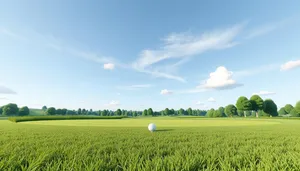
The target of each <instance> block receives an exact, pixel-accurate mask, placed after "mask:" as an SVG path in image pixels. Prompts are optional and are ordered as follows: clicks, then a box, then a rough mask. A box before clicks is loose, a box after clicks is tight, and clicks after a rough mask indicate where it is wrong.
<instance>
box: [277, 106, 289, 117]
mask: <svg viewBox="0 0 300 171" xmlns="http://www.w3.org/2000/svg"><path fill="white" fill-rule="evenodd" d="M278 114H279V115H280V116H282V115H286V114H287V112H286V111H285V108H284V107H282V108H280V109H279V111H278Z"/></svg>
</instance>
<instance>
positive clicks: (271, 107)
mask: <svg viewBox="0 0 300 171" xmlns="http://www.w3.org/2000/svg"><path fill="white" fill-rule="evenodd" d="M263 111H264V112H265V113H266V114H268V115H271V116H278V112H277V105H276V104H275V103H274V101H273V100H271V99H267V100H265V101H264V105H263Z"/></svg>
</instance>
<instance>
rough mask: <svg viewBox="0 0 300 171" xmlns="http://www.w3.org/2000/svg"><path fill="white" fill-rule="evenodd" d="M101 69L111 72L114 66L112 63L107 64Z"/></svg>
mask: <svg viewBox="0 0 300 171" xmlns="http://www.w3.org/2000/svg"><path fill="white" fill-rule="evenodd" d="M103 68H104V69H107V70H113V69H114V68H115V64H113V63H107V64H104V65H103Z"/></svg>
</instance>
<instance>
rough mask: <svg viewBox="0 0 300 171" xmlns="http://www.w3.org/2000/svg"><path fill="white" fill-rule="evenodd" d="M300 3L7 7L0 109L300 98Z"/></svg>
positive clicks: (0, 36)
mask: <svg viewBox="0 0 300 171" xmlns="http://www.w3.org/2000/svg"><path fill="white" fill-rule="evenodd" d="M299 6H300V2H299V1H289V2H283V1H271V0H270V1H268V0H266V1H258V0H255V1H247V2H246V1H243V2H241V1H233V0H230V1H226V2H225V1H223V2H221V1H176V0H175V1H174V0H172V1H171V0H166V1H159V0H152V1H137V0H126V1H120V0H119V1H116V0H110V1H70V0H65V1H59V0H52V1H48V0H45V1H33V0H32V1H26V2H25V1H14V0H12V1H1V6H0V16H1V17H0V65H1V67H0V68H1V70H0V71H1V72H0V78H1V79H0V105H4V104H7V103H10V102H13V103H17V104H18V105H19V106H24V105H27V106H29V107H31V108H41V107H42V106H43V105H47V106H48V107H49V106H54V107H57V108H63V107H65V108H70V109H77V108H79V107H81V108H88V109H89V108H92V109H94V110H98V109H113V110H114V109H116V108H123V109H133V110H141V109H144V108H149V107H152V108H153V109H154V110H161V109H164V108H166V107H169V108H175V109H178V108H180V107H182V108H188V107H192V108H197V109H209V108H212V107H213V108H216V107H219V106H225V105H227V104H231V103H232V104H235V102H236V100H237V98H238V97H239V96H241V95H243V96H247V97H249V98H250V96H251V95H252V94H254V93H257V94H260V95H261V96H262V97H263V98H264V99H266V98H272V99H273V100H274V101H275V102H276V103H277V105H278V107H281V106H283V105H285V104H287V103H291V104H293V105H294V104H295V103H296V102H297V101H298V100H300V99H299V97H300V91H298V90H299V86H300V81H299V79H297V78H298V77H299V74H300V49H299V42H300V32H299V30H300V12H299Z"/></svg>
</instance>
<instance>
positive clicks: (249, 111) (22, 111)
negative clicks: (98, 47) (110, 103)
mask: <svg viewBox="0 0 300 171" xmlns="http://www.w3.org/2000/svg"><path fill="white" fill-rule="evenodd" d="M42 110H43V111H44V112H45V114H46V115H96V116H128V117H137V116H206V117H238V116H240V117H248V116H253V117H259V116H270V117H274V116H278V115H280V116H292V117H300V101H299V102H297V103H296V104H295V106H293V105H291V104H286V105H285V106H284V107H282V108H280V109H279V110H278V109H277V105H276V103H275V102H274V101H273V100H272V99H266V100H263V99H262V98H261V97H260V96H259V95H253V96H251V97H250V99H248V98H247V97H245V96H241V97H239V98H238V99H237V101H236V104H235V105H234V104H229V105H227V106H226V107H225V108H224V107H219V108H218V109H213V108H212V109H210V110H199V109H192V108H188V109H183V108H180V109H179V110H175V109H169V108H165V109H164V110H161V111H153V110H152V108H148V109H144V110H143V111H133V110H121V109H117V110H116V111H113V110H98V111H93V110H92V109H89V110H88V109H85V108H82V109H81V108H79V109H77V110H69V109H66V108H63V109H60V108H58V109H56V108H54V107H49V108H47V106H43V107H42ZM29 114H30V110H29V108H28V107H27V106H24V107H21V108H19V107H18V106H17V105H16V104H13V103H10V104H7V105H5V106H2V107H0V115H4V116H26V115H29Z"/></svg>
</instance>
